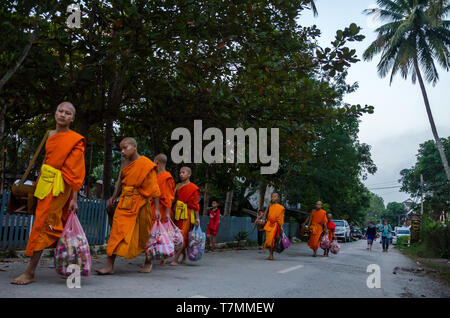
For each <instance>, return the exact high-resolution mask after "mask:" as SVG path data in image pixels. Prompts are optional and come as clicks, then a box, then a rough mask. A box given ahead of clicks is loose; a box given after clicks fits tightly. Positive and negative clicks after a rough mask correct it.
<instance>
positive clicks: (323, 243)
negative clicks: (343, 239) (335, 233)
mask: <svg viewBox="0 0 450 318" xmlns="http://www.w3.org/2000/svg"><path fill="white" fill-rule="evenodd" d="M320 248H321V249H323V250H326V249H327V248H330V239H329V238H328V235H326V234H325V235H322V238H321V239H320Z"/></svg>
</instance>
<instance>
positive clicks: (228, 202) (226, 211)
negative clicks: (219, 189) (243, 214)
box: [224, 190, 233, 216]
mask: <svg viewBox="0 0 450 318" xmlns="http://www.w3.org/2000/svg"><path fill="white" fill-rule="evenodd" d="M232 203H233V190H231V191H227V196H226V199H225V208H224V215H225V216H230V214H231V205H232Z"/></svg>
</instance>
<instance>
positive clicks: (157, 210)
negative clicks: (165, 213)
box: [153, 197, 161, 220]
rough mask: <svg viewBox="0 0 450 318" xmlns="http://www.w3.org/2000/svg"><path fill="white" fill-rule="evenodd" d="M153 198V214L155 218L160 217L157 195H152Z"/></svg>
mask: <svg viewBox="0 0 450 318" xmlns="http://www.w3.org/2000/svg"><path fill="white" fill-rule="evenodd" d="M153 200H154V201H155V216H156V219H157V220H159V219H161V213H159V197H154V198H153Z"/></svg>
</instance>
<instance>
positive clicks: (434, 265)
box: [396, 242, 450, 285]
mask: <svg viewBox="0 0 450 318" xmlns="http://www.w3.org/2000/svg"><path fill="white" fill-rule="evenodd" d="M396 248H397V249H398V250H399V251H400V252H402V253H403V254H404V255H406V256H408V257H409V258H411V259H412V260H414V261H415V262H419V263H420V264H421V266H422V267H424V268H426V269H431V270H435V271H436V273H432V275H431V276H432V277H433V278H435V279H437V280H440V281H443V282H445V283H446V284H447V285H450V265H449V264H447V262H448V261H446V259H442V258H440V257H439V255H438V254H437V253H436V251H435V250H432V249H429V248H427V246H426V245H425V244H423V243H422V242H419V243H414V244H411V245H410V246H405V245H396Z"/></svg>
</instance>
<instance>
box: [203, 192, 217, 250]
mask: <svg viewBox="0 0 450 318" xmlns="http://www.w3.org/2000/svg"><path fill="white" fill-rule="evenodd" d="M211 205H212V209H211V210H209V211H208V213H209V224H208V231H207V232H206V235H207V237H208V240H209V244H210V246H209V248H210V250H211V251H212V250H214V247H215V245H216V236H217V233H218V232H219V220H220V210H219V203H217V201H216V200H213V201H212V202H211Z"/></svg>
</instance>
